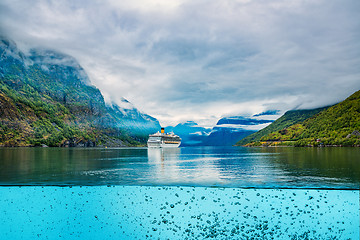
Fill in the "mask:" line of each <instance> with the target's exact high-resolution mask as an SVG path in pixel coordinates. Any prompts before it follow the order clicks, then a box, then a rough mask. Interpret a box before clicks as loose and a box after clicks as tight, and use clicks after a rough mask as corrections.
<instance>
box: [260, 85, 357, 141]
mask: <svg viewBox="0 0 360 240" xmlns="http://www.w3.org/2000/svg"><path fill="white" fill-rule="evenodd" d="M359 130H360V91H357V92H355V93H354V94H352V95H351V96H350V97H348V98H347V99H346V100H344V101H342V102H340V103H338V104H336V105H334V106H332V107H330V108H328V109H326V110H323V111H321V112H320V113H319V114H317V115H315V116H313V117H311V118H308V119H306V120H305V121H303V122H301V123H297V124H295V125H292V126H290V127H288V128H285V129H282V130H279V131H274V132H272V133H270V134H268V135H266V136H263V137H262V138H261V139H260V141H262V142H264V141H267V142H268V143H272V144H274V143H275V142H277V144H282V145H291V146H318V145H336V146H340V145H341V146H354V145H360V136H359V135H360V134H359V133H358V131H359Z"/></svg>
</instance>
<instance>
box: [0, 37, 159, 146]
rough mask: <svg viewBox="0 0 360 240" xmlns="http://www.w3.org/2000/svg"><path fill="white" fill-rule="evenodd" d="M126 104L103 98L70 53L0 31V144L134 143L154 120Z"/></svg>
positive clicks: (142, 138) (154, 124) (155, 127)
mask: <svg viewBox="0 0 360 240" xmlns="http://www.w3.org/2000/svg"><path fill="white" fill-rule="evenodd" d="M124 101H126V100H125V99H124ZM128 105H129V106H130V107H129V108H128V109H124V108H121V107H119V106H117V105H116V104H110V105H108V104H106V103H105V101H104V98H103V96H102V94H101V92H100V91H99V89H97V88H96V87H95V86H92V85H91V84H90V80H89V78H88V76H87V74H86V72H85V71H84V69H83V68H82V67H81V66H80V65H79V64H78V62H77V61H76V60H75V59H74V58H72V57H71V56H68V55H65V54H62V53H59V52H56V51H52V50H43V49H41V50H39V49H33V50H31V51H30V53H29V54H28V55H25V54H24V53H22V52H21V51H20V50H19V49H18V48H17V46H16V44H15V43H14V42H13V41H11V40H8V39H6V38H4V37H0V145H2V146H34V145H35V146H36V145H41V144H46V145H48V146H95V145H104V146H129V145H137V144H140V143H141V142H145V140H146V137H147V135H148V134H149V133H153V132H155V131H157V130H158V129H159V127H160V125H159V123H158V121H157V120H156V119H154V118H152V117H150V116H148V115H146V114H143V113H140V112H139V111H138V110H137V109H136V108H134V107H132V105H131V104H128Z"/></svg>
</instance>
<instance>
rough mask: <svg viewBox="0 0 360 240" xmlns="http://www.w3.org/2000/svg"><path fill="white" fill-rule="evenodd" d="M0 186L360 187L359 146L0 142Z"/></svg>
mask: <svg viewBox="0 0 360 240" xmlns="http://www.w3.org/2000/svg"><path fill="white" fill-rule="evenodd" d="M0 166H1V169H0V184H1V185H184V186H186V185H187V186H222V187H242V188H248V187H256V188H335V189H359V188H360V187H359V186H360V149H359V148H284V147H282V148H243V147H192V148H176V149H147V148H127V149H124V148H118V149H116V148H112V149H64V148H1V149H0Z"/></svg>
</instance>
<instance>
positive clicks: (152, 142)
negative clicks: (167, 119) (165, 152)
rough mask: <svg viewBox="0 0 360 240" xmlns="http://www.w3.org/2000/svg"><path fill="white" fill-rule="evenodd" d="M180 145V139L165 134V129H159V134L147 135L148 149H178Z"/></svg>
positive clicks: (176, 136)
mask: <svg viewBox="0 0 360 240" xmlns="http://www.w3.org/2000/svg"><path fill="white" fill-rule="evenodd" d="M180 143H181V138H180V137H179V136H178V135H175V134H174V133H165V129H164V128H161V132H157V133H155V134H151V135H149V140H148V141H147V145H148V147H149V148H150V147H155V148H167V147H174V148H176V147H179V146H180Z"/></svg>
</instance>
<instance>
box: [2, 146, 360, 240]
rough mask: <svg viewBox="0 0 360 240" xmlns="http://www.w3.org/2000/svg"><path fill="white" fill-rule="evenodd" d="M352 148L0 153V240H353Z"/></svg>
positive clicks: (359, 174)
mask: <svg viewBox="0 0 360 240" xmlns="http://www.w3.org/2000/svg"><path fill="white" fill-rule="evenodd" d="M359 161H360V149H359V148H242V147H194V148H177V149H147V148H127V149H124V148H119V149H117V148H111V149H106V148H102V149H97V148H93V149H80V148H76V149H64V148H2V149H0V165H1V168H0V184H1V185H2V187H1V188H0V196H1V197H0V213H1V217H0V239H33V238H39V239H47V238H49V239H72V238H86V239H110V238H115V239H146V238H149V239H186V238H187V239H204V238H215V239H247V238H252V237H253V238H255V239H256V238H260V239H291V238H292V239H358V237H359V189H360V187H359V186H360V164H359Z"/></svg>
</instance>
